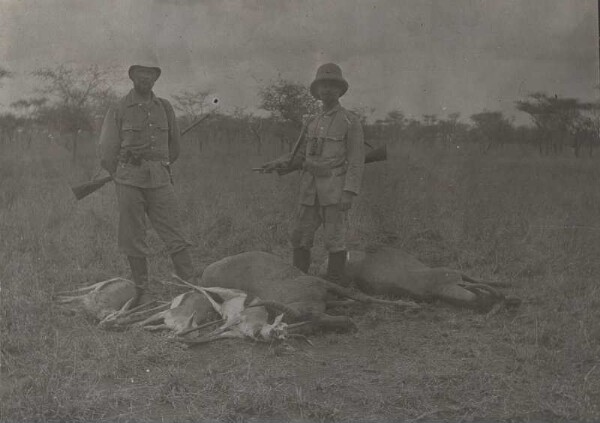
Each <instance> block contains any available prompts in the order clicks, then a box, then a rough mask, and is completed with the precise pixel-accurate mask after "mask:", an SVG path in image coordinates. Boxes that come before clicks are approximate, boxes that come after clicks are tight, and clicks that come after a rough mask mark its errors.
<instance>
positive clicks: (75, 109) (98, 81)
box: [33, 65, 116, 161]
mask: <svg viewBox="0 0 600 423" xmlns="http://www.w3.org/2000/svg"><path fill="white" fill-rule="evenodd" d="M33 75H34V76H35V77H36V78H38V79H39V80H40V81H41V82H42V87H41V88H38V92H39V93H41V94H42V95H44V96H45V97H46V98H47V102H46V103H45V104H44V105H43V106H42V107H39V108H38V109H37V112H36V113H37V116H36V117H37V119H38V120H39V121H40V122H41V123H43V124H45V125H46V126H47V127H48V129H50V130H54V131H57V132H59V133H60V134H64V135H66V136H67V138H68V142H67V143H66V144H65V147H67V148H68V149H69V150H71V154H72V159H73V161H75V160H76V158H77V139H78V137H77V134H78V133H80V132H82V131H93V130H94V129H95V126H96V125H95V120H96V118H97V116H99V115H103V114H104V112H105V111H106V108H107V106H108V104H109V103H111V102H114V101H115V99H116V95H115V94H114V92H113V91H112V89H111V88H110V87H109V86H108V77H109V72H108V71H107V70H104V69H101V68H100V67H98V66H95V65H94V66H90V67H87V68H84V69H77V68H74V67H67V66H65V65H60V66H58V67H56V68H49V67H45V68H40V69H37V70H35V71H34V72H33Z"/></svg>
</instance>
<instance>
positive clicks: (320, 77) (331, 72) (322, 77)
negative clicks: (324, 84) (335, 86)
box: [310, 63, 348, 100]
mask: <svg viewBox="0 0 600 423" xmlns="http://www.w3.org/2000/svg"><path fill="white" fill-rule="evenodd" d="M319 81H335V82H337V83H339V85H340V87H342V93H341V94H340V97H341V96H343V95H344V94H346V91H348V82H346V80H345V79H344V77H343V76H342V70H341V69H340V67H339V66H338V65H336V64H335V63H325V64H324V65H321V66H319V69H317V76H316V77H315V80H314V81H313V82H312V84H310V93H311V94H312V95H313V97H314V98H316V99H318V100H320V99H319V96H318V95H317V85H318V84H317V83H318V82H319Z"/></svg>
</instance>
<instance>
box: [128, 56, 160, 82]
mask: <svg viewBox="0 0 600 423" xmlns="http://www.w3.org/2000/svg"><path fill="white" fill-rule="evenodd" d="M152 56H153V55H152ZM137 68H146V69H152V70H153V71H154V72H156V79H158V77H159V76H160V72H161V71H160V67H159V66H158V60H156V58H155V57H150V58H148V59H144V60H138V61H137V63H136V64H135V65H131V66H130V67H129V71H128V72H127V73H128V74H129V78H131V72H133V71H134V70H135V69H137Z"/></svg>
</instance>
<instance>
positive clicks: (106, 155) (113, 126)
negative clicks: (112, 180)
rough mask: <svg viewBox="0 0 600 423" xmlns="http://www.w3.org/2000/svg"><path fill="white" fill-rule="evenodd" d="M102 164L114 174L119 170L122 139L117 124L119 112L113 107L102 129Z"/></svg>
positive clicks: (100, 144)
mask: <svg viewBox="0 0 600 423" xmlns="http://www.w3.org/2000/svg"><path fill="white" fill-rule="evenodd" d="M99 147H100V166H102V167H103V168H104V169H106V170H107V171H108V173H110V174H111V175H113V174H114V173H115V172H116V171H117V164H118V157H119V151H120V150H121V140H120V138H119V126H118V125H117V112H116V109H115V108H114V107H111V108H110V109H109V110H108V112H107V113H106V117H105V118H104V123H103V124H102V130H101V131H100V141H99Z"/></svg>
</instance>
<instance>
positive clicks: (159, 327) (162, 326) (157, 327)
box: [144, 323, 169, 332]
mask: <svg viewBox="0 0 600 423" xmlns="http://www.w3.org/2000/svg"><path fill="white" fill-rule="evenodd" d="M167 329H169V327H168V326H167V325H165V324H164V323H162V324H160V325H150V326H144V330H147V331H150V332H156V331H159V330H167Z"/></svg>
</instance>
